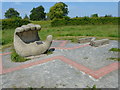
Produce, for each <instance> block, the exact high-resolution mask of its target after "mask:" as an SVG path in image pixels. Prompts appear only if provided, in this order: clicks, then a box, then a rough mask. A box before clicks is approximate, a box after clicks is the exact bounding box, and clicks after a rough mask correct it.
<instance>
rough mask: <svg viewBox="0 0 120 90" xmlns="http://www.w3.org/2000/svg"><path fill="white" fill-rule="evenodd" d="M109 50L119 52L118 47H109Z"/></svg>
mask: <svg viewBox="0 0 120 90" xmlns="http://www.w3.org/2000/svg"><path fill="white" fill-rule="evenodd" d="M109 51H113V52H120V49H119V48H111V49H110V50H109Z"/></svg>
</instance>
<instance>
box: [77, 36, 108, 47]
mask: <svg viewBox="0 0 120 90" xmlns="http://www.w3.org/2000/svg"><path fill="white" fill-rule="evenodd" d="M88 42H89V43H90V45H91V46H94V47H98V46H102V45H106V44H109V39H101V40H96V38H95V37H88V38H80V39H79V40H78V43H88Z"/></svg>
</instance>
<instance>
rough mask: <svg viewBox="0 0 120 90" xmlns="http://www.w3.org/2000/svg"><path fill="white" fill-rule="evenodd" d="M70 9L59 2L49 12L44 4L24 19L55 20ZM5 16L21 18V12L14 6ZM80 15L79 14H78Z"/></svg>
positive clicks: (96, 15)
mask: <svg viewBox="0 0 120 90" xmlns="http://www.w3.org/2000/svg"><path fill="white" fill-rule="evenodd" d="M68 13H69V11H68V6H67V5H66V4H65V3H63V2H58V3H56V4H55V5H54V6H52V7H51V8H50V10H49V12H48V13H46V12H45V9H44V7H43V6H42V5H40V6H38V7H36V8H33V9H32V10H31V11H30V15H29V16H27V14H26V15H25V17H24V18H23V19H29V20H33V21H40V20H53V19H54V18H57V19H59V18H64V17H68V16H67V15H68ZM4 16H5V18H20V19H21V17H20V13H19V12H18V11H17V10H15V9H14V8H9V9H8V10H7V11H6V12H5V15H4ZM76 17H78V16H76ZM91 17H99V16H98V14H92V15H91ZM104 17H112V15H105V16H104Z"/></svg>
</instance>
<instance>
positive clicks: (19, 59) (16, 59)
mask: <svg viewBox="0 0 120 90" xmlns="http://www.w3.org/2000/svg"><path fill="white" fill-rule="evenodd" d="M11 51H12V53H11V60H12V61H13V62H25V61H28V60H30V59H26V58H24V57H21V56H19V55H18V54H17V53H16V51H15V49H12V50H11Z"/></svg>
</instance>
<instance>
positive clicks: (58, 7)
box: [48, 2, 68, 20]
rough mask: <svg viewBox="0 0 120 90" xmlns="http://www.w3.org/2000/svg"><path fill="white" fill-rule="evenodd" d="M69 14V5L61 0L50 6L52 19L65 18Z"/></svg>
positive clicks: (49, 14)
mask: <svg viewBox="0 0 120 90" xmlns="http://www.w3.org/2000/svg"><path fill="white" fill-rule="evenodd" d="M67 14H68V6H67V5H66V4H65V3H63V2H59V3H56V4H55V5H54V6H52V7H51V8H50V11H49V13H48V16H49V17H50V19H51V20H52V19H54V18H63V17H64V16H67Z"/></svg>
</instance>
